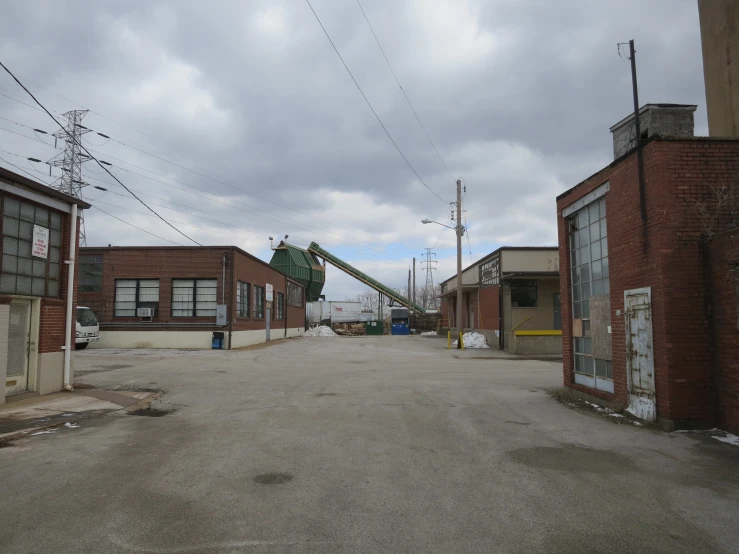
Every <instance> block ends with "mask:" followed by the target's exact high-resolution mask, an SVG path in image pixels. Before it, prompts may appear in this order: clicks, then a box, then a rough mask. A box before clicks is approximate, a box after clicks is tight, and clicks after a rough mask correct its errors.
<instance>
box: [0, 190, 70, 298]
mask: <svg viewBox="0 0 739 554" xmlns="http://www.w3.org/2000/svg"><path fill="white" fill-rule="evenodd" d="M2 225H3V257H2V269H1V270H0V293H8V294H25V295H29V296H31V295H32V296H50V297H56V298H58V297H59V296H60V288H61V287H60V285H59V283H60V281H61V247H62V216H61V214H58V213H56V212H52V211H49V210H47V209H46V208H39V207H36V206H34V205H33V204H27V203H25V202H20V201H19V200H15V199H13V198H7V197H4V198H3V223H2ZM34 227H40V228H42V229H44V230H45V231H46V232H48V237H49V245H48V250H47V256H46V259H44V258H40V257H35V256H32V254H31V251H32V244H33V235H34Z"/></svg>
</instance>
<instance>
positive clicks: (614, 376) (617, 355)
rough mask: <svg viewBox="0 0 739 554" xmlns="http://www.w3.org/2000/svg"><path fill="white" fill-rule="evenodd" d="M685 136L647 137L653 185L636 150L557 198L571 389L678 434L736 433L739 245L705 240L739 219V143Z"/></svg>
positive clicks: (732, 237)
mask: <svg viewBox="0 0 739 554" xmlns="http://www.w3.org/2000/svg"><path fill="white" fill-rule="evenodd" d="M661 106H663V105H649V106H648V107H647V110H646V111H647V112H650V111H651V112H653V113H651V114H648V115H650V116H651V117H652V118H653V119H654V118H658V117H659V114H658V113H654V112H655V111H659V110H660V109H661ZM685 108H686V109H685V110H684V111H683V113H684V114H685V117H686V118H687V117H689V118H690V120H691V121H692V109H691V108H693V107H692V106H686V107H685ZM671 109H674V106H671ZM641 114H644V109H642V111H641V112H640V115H641ZM626 123H627V124H629V121H628V118H627V121H626ZM630 124H631V125H633V116H632V117H631V122H630ZM684 124H685V122H684V121H683V122H682V123H681V126H682V125H684ZM663 132H664V130H663ZM681 134H683V136H678V137H675V136H669V135H659V134H653V133H652V131H651V129H649V128H647V129H646V130H645V139H646V141H645V143H644V147H643V156H644V175H645V177H644V187H643V189H641V188H640V184H639V177H638V165H637V154H636V151H635V150H634V149H632V150H629V151H627V152H626V153H625V154H624V155H622V156H621V157H619V158H617V159H616V160H615V161H614V162H612V163H611V164H610V165H608V166H607V167H605V168H603V169H602V170H600V171H599V172H597V173H596V174H594V175H592V176H591V177H589V178H588V179H586V180H585V181H583V182H582V183H580V184H578V185H577V186H575V187H573V188H572V189H570V190H568V191H566V192H565V193H563V194H561V195H560V196H559V197H558V198H557V212H558V230H559V248H560V251H559V255H560V260H561V264H562V265H561V280H560V282H561V294H562V319H563V328H562V331H563V332H562V342H563V345H562V350H563V358H564V383H565V385H566V386H568V387H570V388H572V389H574V390H576V391H579V393H582V394H585V395H587V396H589V397H595V398H598V399H600V400H601V401H605V402H607V403H608V402H610V403H613V404H615V405H619V406H624V407H627V409H628V410H629V411H631V412H632V413H634V414H635V415H637V416H638V417H641V418H643V419H646V420H650V421H659V423H660V424H661V425H662V426H663V427H664V428H667V429H673V428H675V427H678V426H690V425H698V424H701V425H702V424H708V425H712V424H714V422H716V421H720V422H723V424H724V425H725V427H726V428H729V429H733V430H737V428H739V419H737V415H736V414H737V363H736V360H737V358H738V353H737V340H738V336H737V333H738V332H739V331H738V330H737V319H736V318H737V315H736V310H737V291H736V281H735V278H736V277H735V275H736V266H737V264H739V257H738V256H737V246H736V244H737V239H736V234H731V233H729V234H717V235H715V237H714V238H713V239H711V240H710V241H707V240H706V237H707V236H710V235H711V234H714V233H716V232H717V231H719V230H723V229H728V228H731V227H732V225H734V224H736V223H739V220H735V217H736V216H737V215H739V214H737V213H732V210H731V209H728V208H727V206H728V203H727V202H723V201H719V197H722V196H725V195H726V194H729V195H731V194H733V195H734V198H735V199H736V198H738V197H739V196H738V195H737V194H736V188H737V186H739V183H738V182H737V174H738V173H739V140H736V139H730V138H727V139H717V138H707V137H693V136H687V137H686V136H684V133H681ZM615 139H616V137H615V134H614V141H615ZM731 191H733V193H732V192H731ZM701 214H703V215H701ZM711 305H713V306H714V310H711Z"/></svg>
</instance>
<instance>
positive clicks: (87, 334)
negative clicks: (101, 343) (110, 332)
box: [74, 306, 100, 350]
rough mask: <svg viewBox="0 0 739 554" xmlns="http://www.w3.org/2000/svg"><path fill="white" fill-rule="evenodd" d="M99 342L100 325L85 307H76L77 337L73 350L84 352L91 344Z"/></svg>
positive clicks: (93, 314)
mask: <svg viewBox="0 0 739 554" xmlns="http://www.w3.org/2000/svg"><path fill="white" fill-rule="evenodd" d="M97 340H100V324H99V323H98V320H97V318H96V317H95V312H93V311H92V310H91V309H90V308H88V307H87V306H77V337H76V338H75V342H74V348H75V350H84V349H85V348H87V345H88V344H90V343H91V342H95V341H97Z"/></svg>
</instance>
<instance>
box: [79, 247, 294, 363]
mask: <svg viewBox="0 0 739 554" xmlns="http://www.w3.org/2000/svg"><path fill="white" fill-rule="evenodd" d="M79 302H80V304H82V305H85V306H89V307H90V308H92V310H93V311H94V312H95V313H96V315H97V318H98V321H100V341H99V342H98V343H95V344H93V345H92V347H93V348H212V347H213V346H214V345H216V346H220V347H223V348H226V349H231V348H239V347H242V346H249V345H252V344H257V343H261V342H265V341H268V340H270V339H276V338H284V337H296V336H300V335H302V334H303V332H304V331H305V288H304V287H303V286H302V285H301V284H300V283H298V282H297V281H295V280H293V279H290V278H289V277H287V276H286V275H285V274H283V273H281V272H280V271H278V270H276V269H275V268H273V267H270V265H269V264H268V263H266V262H263V261H262V260H260V259H258V258H256V257H254V256H252V255H251V254H249V253H247V252H245V251H243V250H241V249H240V248H237V247H235V246H192V247H190V246H187V247H180V246H141V247H138V246H122V247H107V248H97V247H89V248H82V249H81V250H80V281H79ZM219 339H222V340H221V342H219Z"/></svg>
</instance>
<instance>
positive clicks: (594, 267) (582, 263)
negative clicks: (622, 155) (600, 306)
mask: <svg viewBox="0 0 739 554" xmlns="http://www.w3.org/2000/svg"><path fill="white" fill-rule="evenodd" d="M568 227H569V240H570V244H569V247H570V271H571V275H572V317H573V318H574V319H582V320H583V322H582V325H583V337H581V338H575V339H574V340H575V344H574V349H575V351H574V354H575V372H576V373H580V374H582V375H584V376H587V379H591V380H592V378H593V377H594V378H595V381H594V383H593V384H592V385H590V386H594V387H595V388H598V389H601V390H608V391H610V392H613V383H610V384H609V383H605V382H604V381H600V384H599V381H598V380H599V379H609V380H612V379H613V364H612V362H611V361H610V360H600V359H596V358H593V356H592V342H591V341H592V339H591V336H590V299H591V297H593V296H600V295H602V294H610V290H611V287H610V279H609V268H608V238H607V229H606V199H605V198H600V199H598V200H596V201H594V202H592V203H590V204H588V205H587V206H585V207H584V208H582V209H580V210H578V211H577V212H576V213H575V214H573V215H572V217H571V218H570V219H569V225H568ZM580 378H582V377H580ZM577 379H578V377H577V376H576V382H577ZM590 382H592V381H590ZM583 384H585V383H583Z"/></svg>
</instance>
